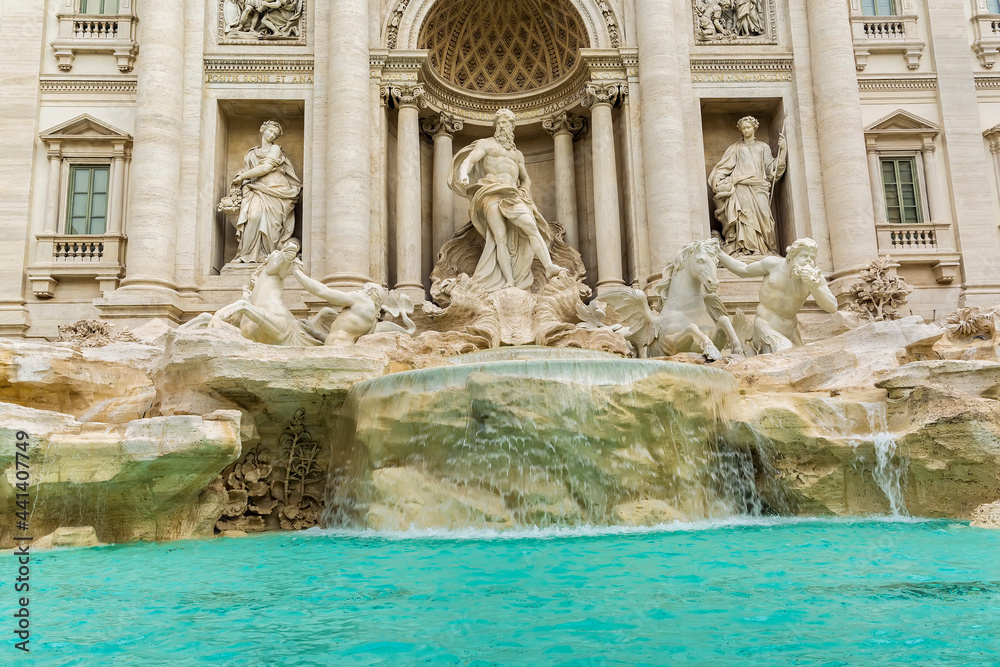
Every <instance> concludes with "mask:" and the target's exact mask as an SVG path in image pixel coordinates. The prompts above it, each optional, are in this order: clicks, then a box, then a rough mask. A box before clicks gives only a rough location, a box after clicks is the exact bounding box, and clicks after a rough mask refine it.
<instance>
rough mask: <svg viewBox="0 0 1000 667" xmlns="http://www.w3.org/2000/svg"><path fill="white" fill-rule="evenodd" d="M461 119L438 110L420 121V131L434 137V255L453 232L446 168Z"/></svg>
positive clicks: (432, 217) (460, 125) (449, 166)
mask: <svg viewBox="0 0 1000 667" xmlns="http://www.w3.org/2000/svg"><path fill="white" fill-rule="evenodd" d="M463 127H464V123H462V121H460V120H458V119H457V118H455V117H454V116H450V115H448V114H446V113H442V114H440V115H439V116H437V117H436V118H428V119H426V120H425V121H424V123H423V130H424V133H425V134H427V135H428V136H430V137H431V138H432V139H433V141H434V172H433V173H434V176H433V179H434V180H433V182H432V184H431V186H432V192H433V207H432V210H433V213H432V216H431V229H432V236H431V240H432V252H433V253H434V257H433V258H432V260H433V259H435V258H436V256H437V253H439V252H440V251H441V246H443V245H444V244H445V243H447V242H448V241H449V240H450V239H451V237H452V236H454V234H455V206H454V196H453V195H452V192H451V188H449V187H448V170H449V169H451V161H452V158H453V157H454V147H453V145H452V139H453V138H454V136H455V133H456V132H459V131H461V129H462V128H463Z"/></svg>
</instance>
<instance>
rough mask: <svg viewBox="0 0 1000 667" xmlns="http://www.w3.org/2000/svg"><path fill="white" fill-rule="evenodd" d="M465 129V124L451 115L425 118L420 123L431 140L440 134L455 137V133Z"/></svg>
mask: <svg viewBox="0 0 1000 667" xmlns="http://www.w3.org/2000/svg"><path fill="white" fill-rule="evenodd" d="M463 127H465V123H463V122H462V121H461V120H459V119H458V118H455V117H454V116H452V115H451V114H446V113H442V114H439V115H437V116H431V117H429V118H424V119H423V120H422V121H421V122H420V129H422V130H423V132H424V134H426V135H427V136H428V137H431V138H433V137H434V136H435V135H438V134H447V135H448V136H455V133H456V132H461V131H462V128H463Z"/></svg>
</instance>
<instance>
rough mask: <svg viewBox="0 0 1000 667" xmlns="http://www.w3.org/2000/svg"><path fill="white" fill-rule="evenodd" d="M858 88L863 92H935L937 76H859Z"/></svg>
mask: <svg viewBox="0 0 1000 667" xmlns="http://www.w3.org/2000/svg"><path fill="white" fill-rule="evenodd" d="M858 88H860V89H861V90H862V91H863V92H872V91H876V92H886V91H894V90H899V91H911V90H937V75H935V74H927V75H914V74H903V75H898V76H891V75H881V76H859V77H858Z"/></svg>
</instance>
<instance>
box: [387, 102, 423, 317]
mask: <svg viewBox="0 0 1000 667" xmlns="http://www.w3.org/2000/svg"><path fill="white" fill-rule="evenodd" d="M423 92H424V91H423V88H422V87H420V86H415V85H405V86H392V87H390V89H389V94H390V95H391V97H392V99H393V101H394V102H395V103H396V107H397V108H398V109H399V118H398V120H397V124H398V126H397V128H396V289H397V290H399V291H401V292H403V293H404V294H406V295H407V296H408V297H410V300H411V301H413V302H414V303H420V302H421V301H423V300H424V286H423V281H422V280H421V278H420V249H421V243H420V227H421V224H420V223H421V220H420V211H421V202H420V98H421V97H422V96H423Z"/></svg>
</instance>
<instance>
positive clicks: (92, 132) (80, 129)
mask: <svg viewBox="0 0 1000 667" xmlns="http://www.w3.org/2000/svg"><path fill="white" fill-rule="evenodd" d="M38 136H39V137H41V139H42V141H44V142H46V143H48V142H50V141H66V140H74V139H75V140H91V141H93V140H104V141H113V140H115V139H118V140H121V141H131V140H132V137H131V136H130V135H129V134H128V133H127V132H123V131H121V130H119V129H118V128H117V127H114V126H112V125H109V124H107V123H105V122H104V121H102V120H98V119H97V118H94V117H93V116H91V115H90V114H83V115H80V116H77V117H76V118H73V119H72V120H68V121H66V122H65V123H61V124H59V125H56V126H55V127H53V128H50V129H48V130H45V131H44V132H41V133H39V135H38Z"/></svg>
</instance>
